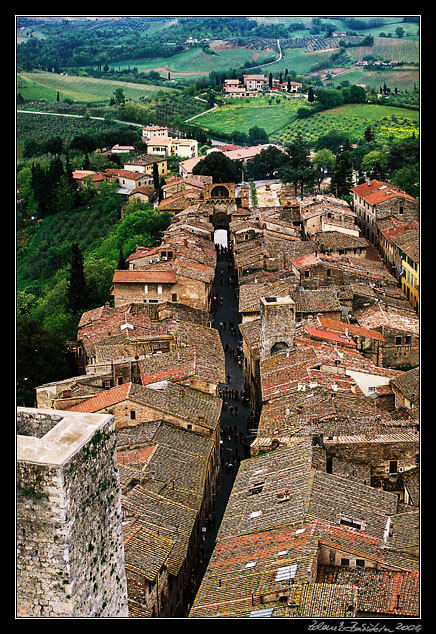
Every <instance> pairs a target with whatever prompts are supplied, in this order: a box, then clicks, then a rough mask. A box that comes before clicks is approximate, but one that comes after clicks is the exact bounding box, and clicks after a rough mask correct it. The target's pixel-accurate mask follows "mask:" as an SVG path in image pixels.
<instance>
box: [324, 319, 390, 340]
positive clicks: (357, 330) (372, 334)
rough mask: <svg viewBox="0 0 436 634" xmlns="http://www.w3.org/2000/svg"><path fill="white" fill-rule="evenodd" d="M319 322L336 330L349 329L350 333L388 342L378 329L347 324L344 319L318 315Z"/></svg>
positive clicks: (343, 330)
mask: <svg viewBox="0 0 436 634" xmlns="http://www.w3.org/2000/svg"><path fill="white" fill-rule="evenodd" d="M318 322H319V324H320V326H322V327H323V328H328V329H330V330H336V331H338V332H345V331H346V330H348V332H349V334H350V335H356V336H358V337H366V338H368V339H378V340H379V341H382V342H386V339H385V338H384V337H383V335H382V334H381V333H380V332H377V331H376V330H370V329H369V328H362V327H361V326H355V325H354V324H346V323H344V322H343V321H337V320H336V319H330V318H329V317H321V316H320V317H318Z"/></svg>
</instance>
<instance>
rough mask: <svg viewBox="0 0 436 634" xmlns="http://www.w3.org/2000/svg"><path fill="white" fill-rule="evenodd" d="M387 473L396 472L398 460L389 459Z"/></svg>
mask: <svg viewBox="0 0 436 634" xmlns="http://www.w3.org/2000/svg"><path fill="white" fill-rule="evenodd" d="M389 473H398V460H389Z"/></svg>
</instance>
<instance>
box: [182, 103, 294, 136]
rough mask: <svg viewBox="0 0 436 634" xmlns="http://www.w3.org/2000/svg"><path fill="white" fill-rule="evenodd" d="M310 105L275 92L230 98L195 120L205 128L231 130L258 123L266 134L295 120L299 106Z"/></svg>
mask: <svg viewBox="0 0 436 634" xmlns="http://www.w3.org/2000/svg"><path fill="white" fill-rule="evenodd" d="M306 105H307V102H306V101H305V100H304V101H301V100H300V99H298V98H293V97H289V98H288V97H284V96H283V95H279V94H277V95H274V97H272V98H271V97H270V98H269V99H268V98H267V97H253V98H252V99H249V100H247V99H240V98H237V99H233V100H229V102H228V103H226V104H225V105H224V106H220V107H219V108H217V109H216V110H214V111H213V112H209V113H205V114H204V115H201V116H200V117H197V118H196V119H195V120H194V121H193V122H192V123H194V124H195V125H198V126H200V127H201V128H203V129H205V130H209V129H212V130H215V131H219V132H222V133H224V134H230V133H231V132H233V131H234V130H238V131H239V132H245V133H246V134H247V133H248V131H249V130H250V128H252V127H254V126H257V127H259V128H263V129H264V130H265V131H266V132H267V134H269V135H272V134H274V133H277V132H278V131H279V130H281V129H282V128H283V127H285V126H286V125H288V124H289V123H291V122H292V121H295V120H296V118H297V109H298V108H301V107H304V106H306Z"/></svg>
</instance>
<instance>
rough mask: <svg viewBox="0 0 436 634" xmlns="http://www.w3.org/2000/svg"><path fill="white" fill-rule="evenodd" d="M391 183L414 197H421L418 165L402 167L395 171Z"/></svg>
mask: <svg viewBox="0 0 436 634" xmlns="http://www.w3.org/2000/svg"><path fill="white" fill-rule="evenodd" d="M389 182H390V183H392V185H395V186H396V187H399V188H400V189H402V190H403V191H404V192H406V193H407V194H410V195H411V196H413V197H414V198H418V197H419V172H418V170H417V168H416V167H413V166H411V167H402V168H400V169H399V170H397V171H396V172H394V173H393V174H392V176H391V178H390V181H389Z"/></svg>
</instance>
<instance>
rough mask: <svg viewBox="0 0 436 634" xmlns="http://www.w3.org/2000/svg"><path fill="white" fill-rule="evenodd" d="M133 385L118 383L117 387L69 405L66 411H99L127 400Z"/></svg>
mask: <svg viewBox="0 0 436 634" xmlns="http://www.w3.org/2000/svg"><path fill="white" fill-rule="evenodd" d="M131 387H132V384H131V383H125V384H123V385H118V386H117V387H113V388H112V389H110V390H106V391H104V392H101V393H100V394H97V395H96V396H93V397H91V398H89V399H87V400H86V401H84V402H83V403H77V404H76V405H72V406H71V407H67V408H66V411H69V412H88V413H93V412H99V411H100V410H102V409H104V408H106V407H110V406H111V405H115V403H120V402H121V401H125V400H126V399H127V398H128V397H129V394H130V390H131Z"/></svg>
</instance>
